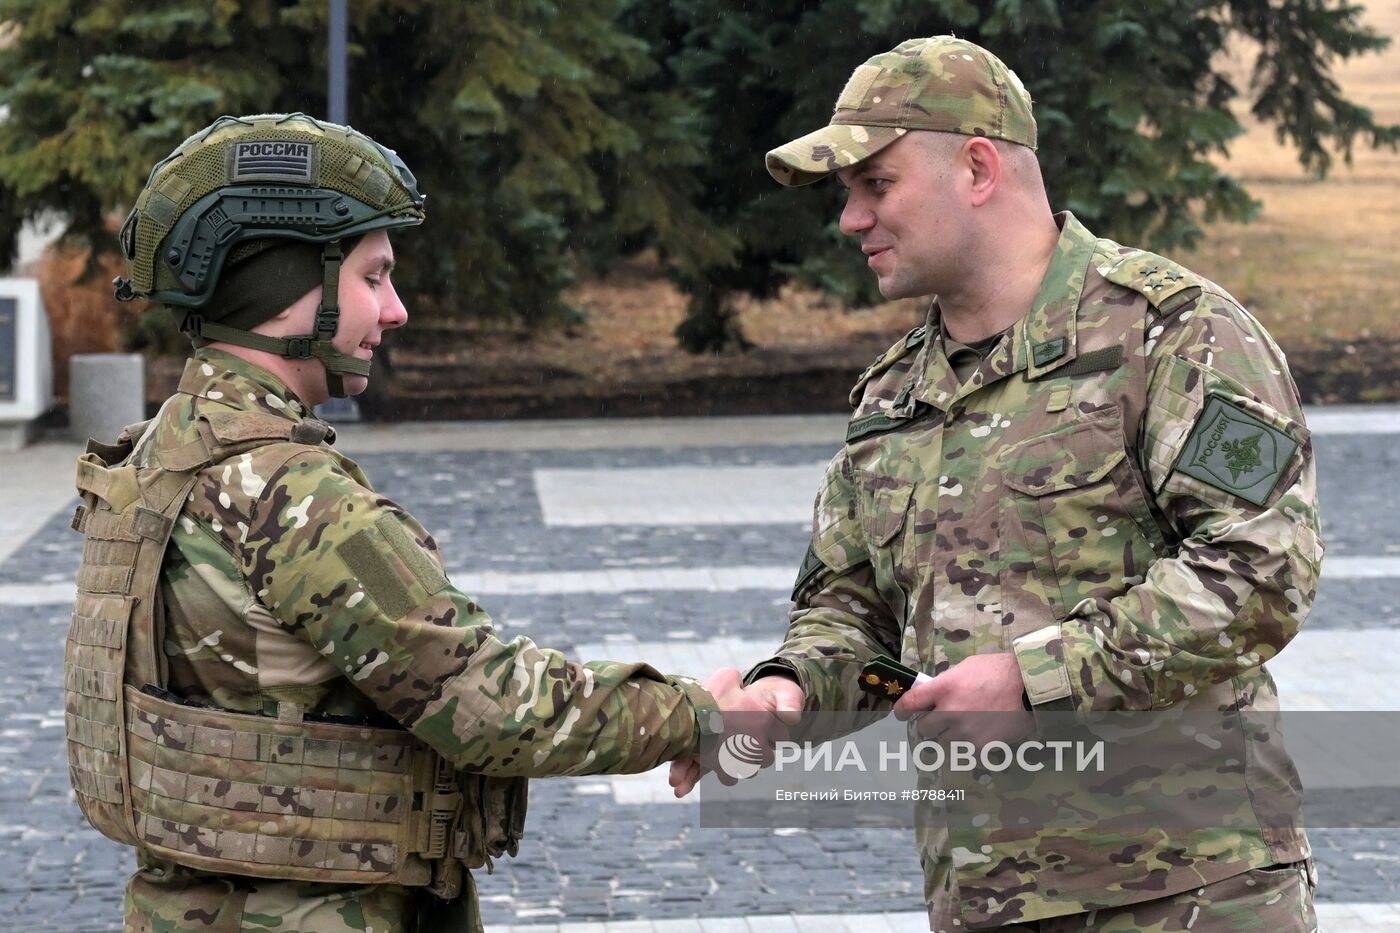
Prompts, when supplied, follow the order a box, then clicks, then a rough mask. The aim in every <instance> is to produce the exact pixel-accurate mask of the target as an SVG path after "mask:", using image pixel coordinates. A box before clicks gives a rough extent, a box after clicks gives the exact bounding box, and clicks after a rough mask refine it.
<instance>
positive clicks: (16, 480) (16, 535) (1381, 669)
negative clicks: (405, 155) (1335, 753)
mask: <svg viewBox="0 0 1400 933" xmlns="http://www.w3.org/2000/svg"><path fill="white" fill-rule="evenodd" d="M1310 423H1311V425H1312V427H1313V429H1314V432H1315V435H1316V447H1317V451H1318V465H1319V475H1320V478H1321V487H1322V500H1323V507H1324V530H1325V533H1326V539H1327V545H1328V556H1327V563H1326V567H1325V571H1324V579H1323V583H1322V590H1321V593H1320V595H1319V598H1318V602H1317V605H1316V608H1315V609H1314V612H1313V615H1312V618H1311V619H1310V621H1309V623H1308V625H1307V627H1306V628H1305V629H1304V631H1303V633H1302V634H1301V635H1300V636H1299V637H1298V639H1297V640H1296V641H1295V642H1294V643H1293V644H1292V645H1291V646H1290V647H1289V649H1288V650H1287V651H1286V652H1285V653H1284V654H1283V655H1282V656H1280V657H1279V659H1278V660H1277V661H1276V662H1272V663H1271V664H1270V667H1271V669H1272V670H1273V671H1274V676H1275V678H1276V680H1277V681H1278V683H1279V686H1280V691H1281V693H1282V695H1283V697H1284V701H1285V706H1286V708H1290V709H1297V710H1398V711H1400V682H1398V681H1397V677H1396V676H1395V671H1396V670H1397V669H1400V662H1397V658H1400V495H1397V494H1396V493H1395V491H1394V484H1395V482H1396V481H1397V479H1400V411H1396V410H1390V409H1365V410H1356V409H1350V410H1330V411H1329V410H1315V411H1313V412H1310ZM843 426H844V421H843V419H841V418H839V417H799V418H744V419H739V418H721V419H707V420H694V421H691V420H673V421H630V420H624V421H613V422H601V421H600V422H569V423H539V422H536V423H518V424H509V425H504V424H469V425H441V424H437V425H423V426H407V427H399V428H377V427H354V428H350V429H346V430H344V431H342V438H341V442H340V446H341V447H342V448H343V449H345V450H346V451H347V452H349V453H350V454H351V455H352V456H355V457H356V459H357V460H358V461H359V462H360V463H361V464H362V465H363V466H364V468H365V470H366V471H367V472H368V474H369V475H370V476H371V477H372V478H373V479H374V480H375V483H376V485H377V487H378V488H379V489H380V490H381V491H382V492H384V493H385V494H387V495H389V496H390V497H392V498H394V499H396V500H397V501H399V502H400V503H402V504H403V505H404V506H405V507H406V508H408V509H409V510H410V511H412V512H413V513H414V514H415V515H417V516H418V518H419V519H420V520H422V522H423V523H424V524H425V525H426V526H427V527H428V528H429V529H430V530H432V531H433V532H434V533H435V534H436V536H437V538H438V540H439V542H440V543H441V546H442V550H443V553H444V555H445V557H446V560H447V565H448V572H449V574H450V576H451V577H452V579H453V582H454V583H455V584H456V585H457V586H458V587H459V588H460V589H462V590H463V591H465V592H468V593H471V594H473V595H476V596H478V597H480V599H481V601H482V603H483V604H484V605H485V606H486V607H487V608H488V610H489V611H490V612H491V613H492V615H493V616H494V618H495V619H496V622H497V625H498V627H499V628H500V630H501V631H502V633H503V635H504V637H506V638H510V637H513V636H515V635H520V634H525V635H528V636H529V637H531V638H532V639H534V640H536V641H537V642H539V643H541V644H544V645H548V646H550V647H557V648H561V649H565V650H567V651H568V652H569V653H570V654H571V655H572V656H574V657H577V658H579V659H593V658H602V657H614V658H617V659H620V660H634V659H645V660H648V661H650V662H652V663H653V664H654V665H655V666H657V667H659V668H661V669H663V670H667V671H673V672H679V673H691V674H696V675H701V676H703V675H705V674H708V673H709V672H710V671H711V670H712V669H714V668H715V667H718V666H723V665H731V666H738V667H744V666H746V665H747V663H749V662H751V661H753V660H755V659H757V658H758V657H759V656H760V655H761V654H765V653H767V652H768V651H769V650H771V648H772V647H773V646H774V645H776V644H777V642H778V641H779V640H780V638H781V636H782V632H783V629H784V627H785V624H786V610H787V606H788V599H787V593H788V590H789V589H790V587H791V583H792V579H793V577H794V575H795V573H796V568H797V565H798V563H799V562H800V560H801V558H802V554H803V551H804V549H805V547H806V540H807V524H808V521H809V510H810V506H811V501H812V497H813V495H814V494H815V491H816V481H817V478H818V476H819V474H820V470H821V465H822V464H823V463H824V462H825V461H826V460H827V458H828V457H829V456H830V455H831V453H832V452H833V451H834V449H835V446H836V444H837V443H838V442H839V439H840V438H841V437H842V436H843V431H844V427H843ZM76 453H77V448H76V445H68V444H59V443H48V444H42V445H39V446H37V447H33V448H30V449H29V450H26V451H23V452H21V453H18V454H0V477H3V481H0V930H15V931H36V933H38V931H56V933H57V931H61V933H74V931H89V930H92V931H97V930H112V929H116V928H118V927H119V925H120V924H119V921H120V902H121V892H122V885H123V884H124V881H125V878H126V875H127V874H128V873H129V872H130V870H131V868H132V863H133V859H132V857H131V855H130V853H129V852H128V851H126V850H124V849H122V848H120V847H118V846H116V845H114V844H112V843H109V842H108V841H107V840H105V839H103V838H102V837H100V836H99V835H98V834H97V833H95V832H94V831H92V830H90V829H88V828H87V827H86V825H85V824H84V823H83V822H82V820H81V817H80V816H79V814H78V811H77V809H76V806H75V804H74V802H73V799H72V795H71V793H70V791H69V788H68V778H67V772H66V763H65V761H66V760H65V755H64V749H63V742H62V739H63V712H62V687H61V685H62V676H61V666H62V660H63V640H64V637H65V634H66V630H67V624H68V617H67V611H68V607H67V606H66V605H65V603H66V601H67V600H68V599H69V598H70V595H71V592H72V578H73V573H74V569H75V567H76V564H77V560H78V554H79V548H80V543H81V541H80V538H79V537H78V536H77V535H76V534H74V533H73V532H71V531H70V530H69V529H68V520H69V517H70V516H71V513H72V506H73V499H72V494H71V486H70V484H69V483H70V481H69V475H70V473H71V462H72V459H73V457H74V456H75V455H76ZM1310 836H1311V838H1312V841H1313V844H1314V848H1315V849H1316V856H1317V862H1318V867H1319V872H1320V874H1321V887H1320V890H1319V897H1320V899H1321V901H1322V905H1321V907H1322V910H1321V914H1322V918H1323V922H1324V928H1325V929H1328V930H1331V931H1351V930H1356V931H1363V930H1364V931H1376V930H1395V931H1400V830H1397V829H1328V828H1314V829H1311V830H1310ZM478 885H479V888H480V891H481V895H482V901H483V910H484V914H485V917H486V920H487V923H488V926H489V927H490V928H492V929H506V928H511V929H517V930H518V929H521V928H529V929H544V928H546V926H553V925H558V924H562V925H563V929H565V930H577V931H579V933H583V931H585V930H595V929H603V927H601V926H598V925H595V924H598V923H599V922H603V921H606V922H608V923H607V929H609V930H613V931H632V930H636V931H655V933H682V931H686V933H691V931H706V933H711V931H728V930H738V931H745V930H753V929H757V930H778V931H781V930H799V929H800V930H845V929H850V930H862V931H867V930H876V931H881V930H893V929H899V930H919V929H926V924H925V923H924V922H923V920H922V915H921V914H920V912H919V910H920V906H921V893H920V892H921V888H922V877H921V875H920V872H919V868H918V862H917V857H916V855H915V849H914V844H913V839H912V833H909V834H896V836H895V838H891V832H890V831H889V830H857V829H848V830H821V831H803V830H789V829H745V830H720V829H707V828H703V827H702V826H701V825H700V817H699V807H698V806H697V805H696V804H695V803H694V802H692V801H675V800H674V799H673V798H672V797H671V796H670V794H669V789H668V788H666V787H665V770H664V769H661V770H658V771H656V772H653V773H651V774H647V775H637V776H630V777H623V778H576V779H558V780H547V781H539V782H535V783H534V784H532V786H531V809H530V818H529V823H528V830H527V835H526V839H525V842H524V843H523V845H522V848H521V852H520V855H519V857H517V858H515V859H508V860H504V861H502V862H500V863H498V864H497V866H496V869H495V872H494V874H493V875H490V876H488V875H486V874H485V873H482V874H481V875H480V876H479V878H478Z"/></svg>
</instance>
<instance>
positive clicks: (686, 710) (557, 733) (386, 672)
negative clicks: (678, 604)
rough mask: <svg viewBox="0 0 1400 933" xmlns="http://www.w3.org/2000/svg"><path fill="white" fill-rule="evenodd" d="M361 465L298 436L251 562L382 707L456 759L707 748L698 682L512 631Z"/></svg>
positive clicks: (534, 762) (270, 597)
mask: <svg viewBox="0 0 1400 933" xmlns="http://www.w3.org/2000/svg"><path fill="white" fill-rule="evenodd" d="M283 449H288V448H283ZM352 471H353V473H354V474H358V470H357V469H355V468H354V467H353V464H351V465H350V467H349V468H347V467H346V466H345V465H343V464H342V463H341V462H340V461H339V460H338V459H337V458H336V457H335V456H334V455H333V454H331V453H329V452H327V451H319V450H308V449H307V448H305V447H302V448H296V449H295V452H294V453H293V454H292V456H290V458H287V459H285V461H284V462H282V463H281V465H280V468H277V469H275V470H271V471H269V472H268V474H267V475H268V476H269V477H270V478H269V481H268V483H267V485H266V486H265V487H264V489H263V490H262V492H261V495H260V496H259V497H258V498H257V499H256V501H255V502H254V504H253V508H252V514H251V516H250V518H251V520H250V523H249V527H248V529H247V532H246V533H245V534H244V536H243V541H244V543H243V547H242V553H241V555H240V559H241V561H242V563H243V571H244V574H245V576H246V578H247V579H248V581H249V584H250V586H251V588H252V590H253V592H254V593H256V594H257V597H258V598H259V599H260V600H261V601H262V602H263V604H264V605H266V606H267V607H268V608H269V609H270V610H271V611H272V613H273V614H274V615H275V616H276V617H277V618H278V619H279V620H280V621H281V623H282V624H283V625H285V626H287V627H288V628H289V629H291V630H292V631H293V632H295V633H296V634H297V635H298V636H299V637H301V638H304V639H306V640H307V641H308V642H310V643H311V644H312V645H313V646H315V647H316V648H317V649H318V650H319V651H320V652H321V654H323V655H325V656H326V657H327V658H329V659H330V660H331V661H332V663H333V664H334V665H335V666H336V667H338V668H340V669H341V670H343V671H344V675H345V677H346V678H347V679H348V680H349V681H350V682H351V683H352V684H353V685H354V686H355V687H356V688H358V689H359V690H360V691H361V692H363V693H364V694H365V695H366V696H367V697H369V699H370V700H371V701H372V702H373V703H374V704H375V706H376V707H378V708H379V709H381V710H383V711H384V712H385V713H387V714H389V715H390V716H392V717H394V719H396V720H398V721H399V722H400V723H402V724H403V725H404V727H405V728H407V729H409V730H410V731H411V732H413V734H414V735H416V736H418V737H419V738H420V739H422V740H423V741H424V742H426V743H427V744H429V745H431V746H432V747H433V748H435V749H436V750H437V751H438V752H439V753H440V754H442V755H444V756H445V757H447V758H448V759H450V760H451V761H453V762H454V763H455V764H456V765H457V766H458V767H460V768H464V769H467V770H471V771H479V772H483V773H487V774H492V775H498V776H511V775H524V776H545V775H554V774H592V773H600V772H632V771H645V770H648V769H650V768H653V767H655V766H656V765H658V764H660V763H661V762H665V761H669V760H671V759H673V758H677V757H681V756H689V755H693V754H696V753H697V751H698V748H697V743H698V741H699V739H700V729H699V717H700V716H701V715H704V716H717V715H718V711H717V710H716V708H715V706H714V703H713V699H712V698H711V697H710V695H709V694H708V693H707V692H705V691H704V690H703V689H702V688H701V687H699V686H698V685H697V684H695V683H694V682H693V681H689V680H682V679H677V678H668V677H664V676H662V675H661V674H659V673H657V672H656V671H655V670H653V669H652V668H650V667H649V666H647V665H644V664H620V663H614V662H608V661H604V662H594V663H589V664H577V663H574V662H572V661H569V660H568V659H566V658H565V657H564V656H563V655H562V654H560V653H559V652H558V651H552V650H549V649H547V648H541V647H538V646H536V645H535V644H533V643H532V642H531V641H530V640H529V639H527V638H525V637H523V636H521V637H517V638H516V639H514V640H513V641H510V642H502V641H501V640H500V639H498V638H497V637H496V633H495V632H494V630H493V628H492V625H491V619H490V617H489V616H487V615H486V613H485V612H483V611H482V609H481V607H480V606H478V605H477V604H476V603H475V602H474V601H473V600H472V599H470V598H468V597H467V596H465V595H463V594H462V593H460V592H458V591H457V590H456V589H455V588H454V587H453V586H452V584H451V583H449V582H448V580H447V577H446V576H444V574H443V571H442V561H441V559H440V557H439V555H438V551H437V545H436V543H435V542H434V541H433V539H432V537H431V536H430V535H429V534H428V533H427V532H426V531H424V529H423V527H422V526H421V525H419V524H418V522H417V521H415V520H414V518H413V517H412V516H411V515H409V514H408V513H407V512H405V511H404V510H403V509H401V508H399V507H398V506H397V505H395V504H394V503H393V502H391V501H389V500H388V499H386V498H384V497H382V496H380V495H378V494H376V493H375V492H374V491H373V490H372V489H370V488H368V486H367V485H365V484H364V483H363V482H361V481H359V480H360V478H359V477H358V476H356V475H352ZM707 734H708V730H707Z"/></svg>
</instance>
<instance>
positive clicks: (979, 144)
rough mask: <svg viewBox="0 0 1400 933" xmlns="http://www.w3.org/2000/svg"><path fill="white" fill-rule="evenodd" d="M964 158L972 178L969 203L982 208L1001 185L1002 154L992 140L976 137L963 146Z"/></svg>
mask: <svg viewBox="0 0 1400 933" xmlns="http://www.w3.org/2000/svg"><path fill="white" fill-rule="evenodd" d="M962 158H963V162H964V165H965V167H966V169H967V171H968V172H969V173H970V175H971V178H972V184H971V186H970V187H969V189H968V194H969V196H970V197H969V203H970V204H971V205H972V206H973V207H982V206H983V205H984V204H986V203H987V202H988V201H989V200H991V197H992V194H993V193H994V192H995V191H996V189H997V186H998V185H1000V184H1001V177H1002V164H1001V153H1000V152H998V151H997V147H996V145H995V144H993V143H992V141H991V140H990V139H987V138H986V137H984V136H974V137H972V138H971V139H969V140H968V141H967V142H966V143H965V144H964V145H963V148H962Z"/></svg>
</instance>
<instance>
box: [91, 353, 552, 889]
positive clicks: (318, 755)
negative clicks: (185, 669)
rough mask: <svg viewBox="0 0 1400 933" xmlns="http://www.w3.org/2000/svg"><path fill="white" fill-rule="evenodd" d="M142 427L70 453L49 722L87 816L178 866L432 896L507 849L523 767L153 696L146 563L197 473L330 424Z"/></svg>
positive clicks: (165, 537)
mask: <svg viewBox="0 0 1400 933" xmlns="http://www.w3.org/2000/svg"><path fill="white" fill-rule="evenodd" d="M187 375H188V373H187ZM182 391H184V385H183V383H182ZM144 428H145V426H144V425H141V426H136V427H133V428H132V429H128V431H127V432H125V433H124V434H123V436H122V437H121V438H119V439H118V443H117V444H115V445H110V446H108V445H100V444H90V445H89V452H88V453H87V454H85V455H84V456H83V458H81V460H80V461H79V469H78V480H77V483H78V489H79V492H81V493H82V496H83V504H82V505H81V506H79V508H78V511H77V514H76V515H74V518H73V527H74V529H76V530H78V531H80V532H82V533H83V534H84V535H85V536H86V541H85V542H84V545H83V561H82V564H81V566H80V567H79V571H78V596H77V601H76V603H75V605H74V611H73V622H72V626H71V627H70V629H69V635H68V643H67V648H66V658H65V664H64V712H65V717H64V718H65V723H66V727H67V736H68V756H69V775H70V778H71V780H72V783H73V787H74V789H75V790H76V792H77V796H78V802H79V805H80V806H81V807H82V810H83V813H84V815H85V816H87V818H88V821H89V822H90V823H92V825H93V826H94V827H96V828H97V829H98V830H99V831H101V832H102V833H103V834H104V835H106V836H108V837H109V838H111V839H113V840H116V841H117V842H121V843H124V844H126V845H138V846H142V847H144V848H146V849H148V850H150V851H152V852H154V853H156V854H157V855H159V856H161V857H164V858H168V859H170V860H172V861H174V862H176V863H178V864H181V865H187V866H190V867H193V868H199V869H204V870H208V871H217V872H228V873H234V874H241V875H252V876H257V877H268V878H288V879H294V880H304V881H322V882H332V883H361V884H363V883H381V882H388V883H396V884H402V885H414V886H418V885H426V886H428V888H429V890H431V891H432V892H433V893H435V894H437V895H439V896H441V897H454V896H456V895H457V894H458V893H459V892H460V891H461V888H462V884H463V880H462V879H463V873H464V872H463V870H464V868H474V867H477V866H479V865H482V864H487V863H489V861H490V859H491V858H492V857H496V856H499V855H501V854H503V853H506V852H509V853H510V854H512V855H513V854H515V851H516V846H517V844H518V841H519V838H520V835H521V832H522V830H523V818H524V809H525V804H526V794H525V781H524V779H521V778H511V779H505V780H497V779H492V778H487V777H484V776H481V775H459V774H458V773H457V772H456V771H455V770H454V769H453V768H452V767H451V766H450V764H448V763H447V762H445V761H444V760H443V759H442V758H441V757H440V756H439V755H437V754H436V753H435V752H434V751H433V750H432V749H431V748H429V747H428V746H426V745H424V744H422V743H421V742H419V741H418V740H417V739H416V738H414V737H413V736H412V735H411V734H410V733H408V732H405V731H403V730H399V729H381V728H373V727H368V726H354V725H342V724H339V723H328V722H320V721H315V720H305V719H303V718H302V717H301V716H300V715H299V711H297V712H298V715H295V716H292V715H285V716H279V717H277V718H272V717H264V716H258V715H253V714H244V713H234V712H229V711H225V710H219V709H212V708H207V707H201V706H195V705H190V704H186V703H183V702H179V701H178V698H176V697H174V696H173V695H170V694H167V693H166V692H165V690H164V684H165V665H164V656H163V652H162V651H161V643H162V640H163V633H162V626H163V624H164V619H163V618H161V617H159V616H158V615H157V612H158V610H157V606H158V599H157V594H158V589H159V584H160V575H161V567H162V563H163V559H164V554H165V549H166V547H167V545H168V543H169V540H170V535H171V532H172V529H173V527H174V524H175V519H176V518H177V517H178V515H179V513H180V510H181V509H182V508H183V506H184V503H185V500H186V498H187V496H188V495H189V493H190V491H191V489H192V488H193V487H194V484H195V482H196V480H197V478H198V477H199V476H200V475H201V473H200V471H201V470H202V469H203V468H205V467H207V466H210V465H214V464H218V463H222V462H224V461H226V460H228V459H230V458H231V457H235V456H238V455H240V454H242V453H244V452H246V451H248V450H251V449H253V448H256V447H261V446H264V445H268V444H275V443H285V442H287V441H291V442H292V443H302V444H312V445H315V444H319V443H320V442H321V441H323V440H325V439H326V438H327V437H328V436H331V432H330V429H329V428H328V427H327V426H325V425H323V424H321V423H320V422H317V421H313V420H310V419H308V420H306V421H302V422H293V421H291V420H288V419H284V418H279V417H277V416H274V415H270V414H261V413H254V412H217V413H211V414H209V415H207V416H205V417H203V418H202V419H201V422H200V424H199V425H198V439H196V440H192V441H188V442H186V443H184V444H182V445H178V446H164V447H161V446H157V447H154V449H152V450H149V451H147V450H145V449H144V448H142V449H141V450H140V451H139V452H138V453H137V455H133V447H140V445H141V444H142V443H146V441H145V439H143V440H142V441H140V442H137V441H136V440H135V438H134V437H133V436H132V435H133V433H135V432H137V430H138V429H140V430H144ZM131 461H135V462H131ZM136 462H139V463H143V464H149V465H146V466H140V467H138V466H137V465H136ZM167 697H168V698H167ZM282 712H284V713H287V712H289V710H286V709H284V710H283V711H282ZM464 789H465V790H466V791H467V793H466V794H465V795H464V793H463V791H464Z"/></svg>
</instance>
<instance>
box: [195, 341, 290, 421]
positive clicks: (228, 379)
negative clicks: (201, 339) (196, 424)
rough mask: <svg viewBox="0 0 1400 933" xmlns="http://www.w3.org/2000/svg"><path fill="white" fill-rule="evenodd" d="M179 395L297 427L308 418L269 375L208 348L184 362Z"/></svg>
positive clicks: (239, 358) (256, 367) (261, 369)
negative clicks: (273, 418)
mask: <svg viewBox="0 0 1400 933" xmlns="http://www.w3.org/2000/svg"><path fill="white" fill-rule="evenodd" d="M179 391H180V392H182V393H184V394H185V395H193V396H194V397H196V398H202V399H207V400H209V401H211V402H218V403H219V404H221V405H227V406H229V407H230V408H236V409H238V410H239V411H255V412H264V413H267V414H273V415H277V416H278V417H279V418H286V419H287V420H288V421H293V422H297V423H300V422H302V421H304V420H306V417H307V414H308V413H307V408H306V405H305V404H304V403H303V402H302V401H301V399H299V398H297V397H296V394H295V393H294V392H292V390H291V389H289V388H287V386H286V384H285V383H284V382H282V380H281V379H278V378H277V377H276V376H274V375H272V373H270V372H268V371H267V370H265V369H263V368H262V367H261V366H255V365H253V364H252V363H250V362H248V361H247V360H245V359H242V358H241V357H237V356H234V355H233V354H232V353H225V352H224V351H222V350H210V349H208V348H207V347H206V348H204V349H201V350H198V351H196V352H195V355H194V356H193V357H192V358H191V359H189V360H186V361H185V371H184V373H183V375H181V376H180V388H179Z"/></svg>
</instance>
